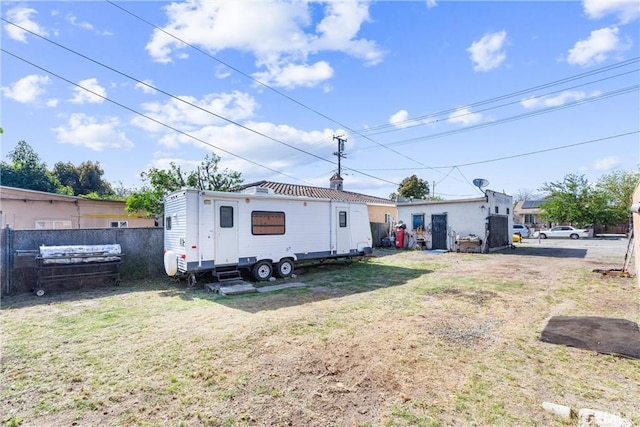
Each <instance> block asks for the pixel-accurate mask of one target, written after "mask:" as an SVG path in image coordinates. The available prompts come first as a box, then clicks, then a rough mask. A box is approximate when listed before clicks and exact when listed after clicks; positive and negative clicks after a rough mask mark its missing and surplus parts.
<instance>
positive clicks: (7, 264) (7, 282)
mask: <svg viewBox="0 0 640 427" xmlns="http://www.w3.org/2000/svg"><path fill="white" fill-rule="evenodd" d="M3 234H4V236H3V237H4V239H2V240H3V242H4V245H3V248H2V254H3V257H2V258H3V259H2V265H3V269H2V273H3V274H2V282H3V283H2V285H3V289H2V295H8V294H10V293H11V276H12V273H13V262H12V260H13V257H12V256H11V247H12V246H13V245H12V241H11V227H9V225H8V224H7V225H6V226H5V228H4V233H3ZM0 268H2V267H0Z"/></svg>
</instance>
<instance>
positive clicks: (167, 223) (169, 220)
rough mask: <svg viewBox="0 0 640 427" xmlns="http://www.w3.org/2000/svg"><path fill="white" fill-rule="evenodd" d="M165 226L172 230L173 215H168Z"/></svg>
mask: <svg viewBox="0 0 640 427" xmlns="http://www.w3.org/2000/svg"><path fill="white" fill-rule="evenodd" d="M164 228H166V229H167V230H171V217H170V216H168V217H166V218H165V219H164Z"/></svg>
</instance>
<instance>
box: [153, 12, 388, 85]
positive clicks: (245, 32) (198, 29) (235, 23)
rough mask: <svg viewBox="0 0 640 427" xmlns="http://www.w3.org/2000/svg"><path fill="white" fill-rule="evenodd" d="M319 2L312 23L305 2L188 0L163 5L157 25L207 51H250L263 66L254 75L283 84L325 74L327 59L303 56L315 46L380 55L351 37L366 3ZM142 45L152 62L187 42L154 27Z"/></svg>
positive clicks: (372, 59) (370, 60) (370, 57)
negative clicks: (310, 59)
mask: <svg viewBox="0 0 640 427" xmlns="http://www.w3.org/2000/svg"><path fill="white" fill-rule="evenodd" d="M324 7H325V9H324V11H323V12H324V15H323V17H322V19H321V20H320V22H319V23H318V24H317V26H316V27H315V28H313V27H311V24H312V15H311V13H312V10H311V7H309V5H308V4H307V3H306V2H278V1H260V2H239V1H223V0H220V1H213V0H192V1H189V2H181V3H172V4H171V5H169V6H167V7H165V11H166V14H167V17H168V21H169V22H168V24H167V25H166V26H165V27H164V28H163V30H164V31H166V32H168V33H170V34H173V35H175V36H176V37H178V38H180V39H181V40H184V41H185V42H186V43H189V44H193V45H196V46H198V47H200V48H204V49H206V50H207V51H209V52H212V53H215V52H218V51H220V50H223V49H237V50H240V51H244V52H250V53H252V54H253V55H254V56H255V58H256V65H257V66H258V67H259V68H260V67H264V68H265V69H266V71H260V72H259V75H261V76H263V77H266V78H267V79H268V80H269V81H270V82H272V83H273V84H274V85H283V87H295V86H299V85H302V86H310V85H320V84H321V83H322V82H323V81H325V80H327V79H329V78H331V77H332V76H333V70H332V68H331V66H330V65H329V64H328V63H327V62H325V61H317V62H316V63H315V64H307V58H308V56H309V55H312V54H316V53H318V52H320V51H338V52H343V53H345V54H348V55H351V56H353V57H356V58H359V59H361V60H363V61H364V62H365V64H367V65H372V64H377V63H378V62H380V61H381V60H382V56H383V52H382V51H381V50H380V49H379V48H378V46H377V45H376V43H375V42H374V41H371V40H367V39H363V38H358V37H357V34H358V32H359V31H360V28H361V26H362V24H363V23H365V22H368V21H369V10H368V2H366V1H349V2H328V3H326V4H325V6H324ZM314 12H315V11H314ZM265 16H268V17H269V19H265ZM146 49H147V52H148V53H149V54H150V55H151V57H152V58H153V59H154V60H155V61H158V62H165V63H166V62H171V61H172V59H173V57H174V56H178V55H179V54H180V53H182V54H183V56H184V57H186V56H187V54H188V52H189V50H188V46H186V45H185V44H184V43H181V42H179V41H178V40H176V39H174V38H172V37H170V36H169V35H167V34H166V33H165V32H163V31H160V30H155V31H154V33H153V35H152V37H151V39H150V40H149V42H148V43H147V46H146ZM280 74H283V75H282V76H280Z"/></svg>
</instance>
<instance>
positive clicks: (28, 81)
mask: <svg viewBox="0 0 640 427" xmlns="http://www.w3.org/2000/svg"><path fill="white" fill-rule="evenodd" d="M48 84H51V79H50V78H49V76H39V75H37V74H31V75H29V76H26V77H23V78H21V79H20V80H18V81H16V82H15V83H13V84H12V85H11V86H8V87H2V88H0V91H2V94H3V95H4V96H5V97H7V98H9V99H13V100H14V101H16V102H20V103H23V104H29V103H35V102H38V101H39V98H40V96H41V95H43V94H44V93H45V92H46V91H45V89H44V86H46V85H48Z"/></svg>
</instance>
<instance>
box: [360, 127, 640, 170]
mask: <svg viewBox="0 0 640 427" xmlns="http://www.w3.org/2000/svg"><path fill="white" fill-rule="evenodd" d="M636 133H640V130H635V131H631V132H626V133H621V134H618V135H611V136H605V137H602V138H598V139H592V140H589V141H582V142H576V143H574V144H567V145H560V146H557V147H552V148H546V149H544V150H536V151H529V152H527V153H520V154H513V155H510V156H504V157H497V158H495V159H487V160H479V161H477V162H469V163H461V164H459V165H447V166H432V167H431V168H430V169H449V168H461V167H464V166H472V165H480V164H485V163H492V162H499V161H502V160H509V159H515V158H518V157H526V156H533V155H535V154H541V153H548V152H550V151H558V150H564V149H565V148H571V147H578V146H580V145H587V144H593V143H596V142H601V141H607V140H610V139H615V138H622V137H624V136H629V135H633V134H636ZM418 169H422V168H374V169H364V170H370V171H399V170H418Z"/></svg>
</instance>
